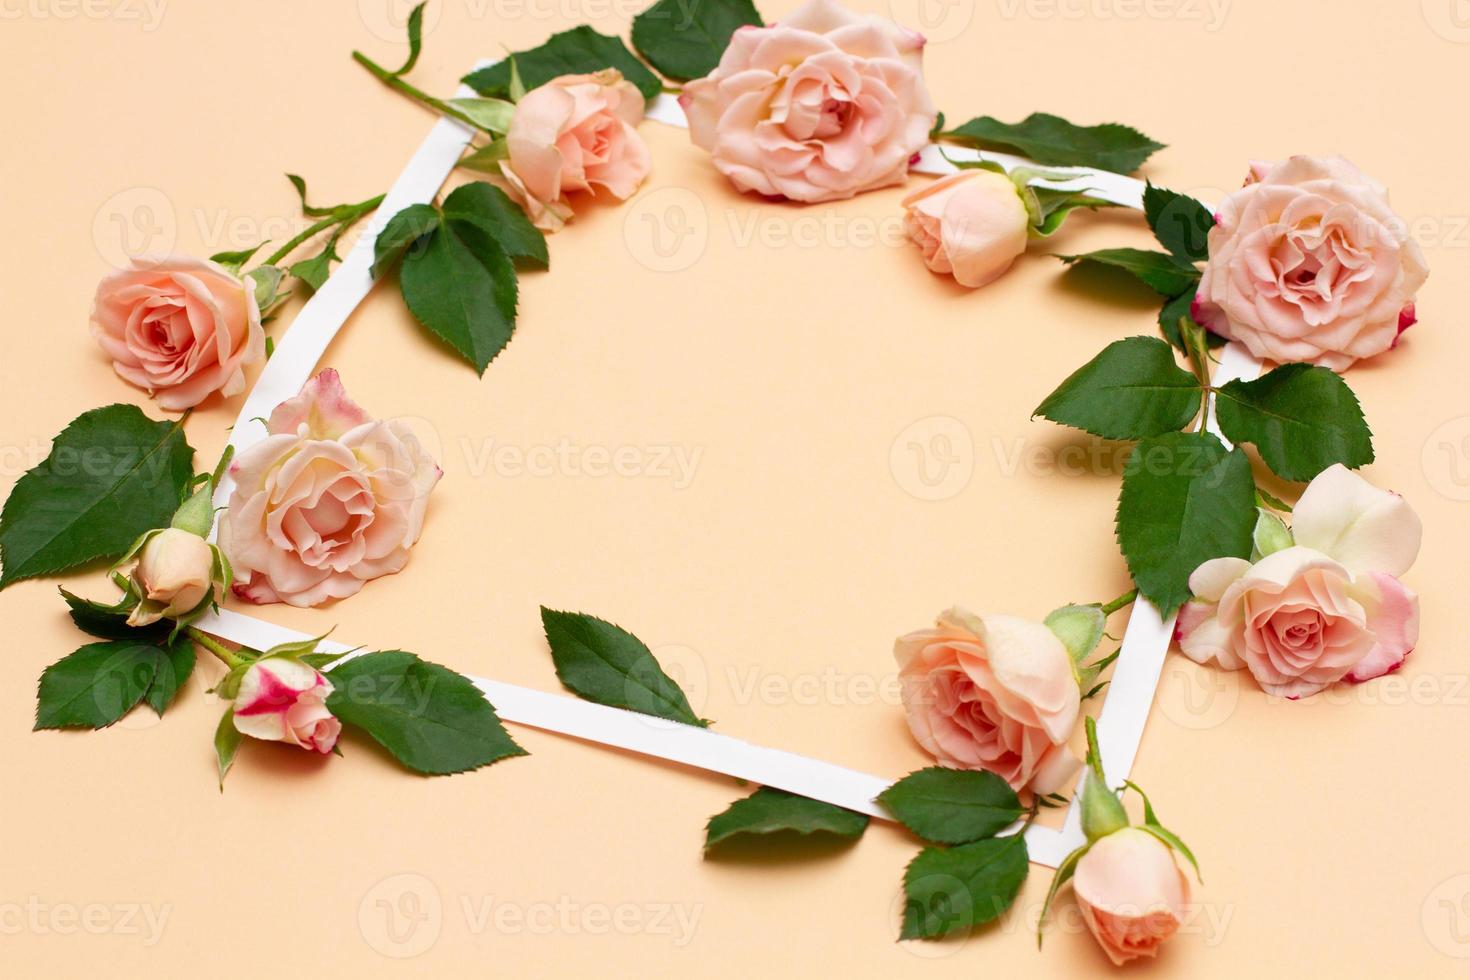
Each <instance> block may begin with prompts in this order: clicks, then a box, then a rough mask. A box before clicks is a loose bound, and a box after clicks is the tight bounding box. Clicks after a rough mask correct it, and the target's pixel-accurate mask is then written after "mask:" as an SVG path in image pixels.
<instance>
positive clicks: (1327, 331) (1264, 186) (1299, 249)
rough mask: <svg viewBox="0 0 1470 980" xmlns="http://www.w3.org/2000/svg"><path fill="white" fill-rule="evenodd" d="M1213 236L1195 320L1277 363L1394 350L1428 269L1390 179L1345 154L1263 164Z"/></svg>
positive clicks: (1326, 363)
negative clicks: (1380, 178)
mask: <svg viewBox="0 0 1470 980" xmlns="http://www.w3.org/2000/svg"><path fill="white" fill-rule="evenodd" d="M1208 243H1209V260H1208V261H1207V262H1206V263H1205V268H1204V271H1203V276H1202V278H1201V279H1200V284H1199V290H1198V292H1197V293H1196V302H1195V308H1194V313H1193V315H1194V318H1195V321H1196V322H1198V323H1199V324H1200V325H1201V326H1204V327H1207V328H1208V329H1210V330H1212V331H1213V332H1215V333H1217V334H1219V335H1220V336H1222V337H1225V338H1227V339H1229V340H1235V341H1239V342H1240V343H1242V344H1244V345H1245V346H1246V347H1247V348H1248V349H1249V350H1250V352H1251V353H1252V354H1254V355H1255V356H1256V357H1258V358H1261V359H1263V360H1268V361H1276V362H1278V363H1287V362H1291V361H1305V362H1308V363H1311V364H1318V365H1321V366H1322V367H1327V368H1331V369H1332V370H1334V371H1342V370H1344V369H1346V368H1347V367H1349V366H1350V365H1352V364H1353V363H1354V362H1356V361H1358V360H1361V359H1362V358H1366V357H1373V356H1374V355H1377V354H1382V353H1383V352H1384V351H1386V350H1389V349H1391V348H1392V347H1393V346H1394V343H1395V342H1396V341H1397V340H1398V336H1399V334H1400V333H1401V332H1402V330H1401V324H1402V312H1403V310H1404V308H1405V307H1406V306H1409V305H1410V304H1412V303H1413V301H1414V296H1415V294H1416V293H1418V291H1419V287H1421V286H1423V285H1424V280H1425V279H1426V278H1428V276H1429V267H1428V265H1427V264H1426V263H1425V261H1424V253H1423V252H1422V251H1420V249H1419V245H1418V244H1417V243H1416V242H1415V241H1414V240H1413V239H1412V238H1411V237H1409V234H1408V231H1407V227H1406V225H1405V223H1404V221H1403V220H1402V219H1401V218H1399V216H1398V215H1397V214H1395V213H1394V211H1393V209H1392V208H1390V207H1389V205H1388V194H1387V192H1386V191H1385V190H1384V188H1383V186H1382V185H1381V184H1379V183H1377V182H1376V181H1374V180H1373V179H1372V178H1370V177H1368V176H1367V175H1366V174H1364V173H1363V172H1362V171H1361V170H1359V169H1358V168H1357V167H1355V166H1353V165H1352V164H1351V163H1348V162H1347V161H1346V160H1344V159H1342V158H1341V157H1309V156H1298V157H1292V158H1291V159H1290V160H1287V161H1285V162H1284V163H1278V164H1275V165H1273V166H1269V167H1266V166H1263V165H1261V164H1258V163H1257V164H1252V166H1251V179H1249V180H1248V181H1247V182H1246V185H1245V186H1244V187H1242V188H1241V189H1240V190H1238V191H1236V192H1235V193H1233V194H1231V195H1230V196H1229V197H1227V198H1225V200H1224V201H1222V202H1221V204H1220V207H1219V209H1218V211H1217V212H1216V224H1215V227H1214V228H1212V229H1211V230H1210V234H1209V239H1208Z"/></svg>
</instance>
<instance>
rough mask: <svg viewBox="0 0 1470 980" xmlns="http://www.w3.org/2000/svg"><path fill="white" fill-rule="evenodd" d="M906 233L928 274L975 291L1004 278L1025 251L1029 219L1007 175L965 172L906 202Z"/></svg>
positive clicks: (944, 179) (915, 194) (933, 185)
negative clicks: (950, 278)
mask: <svg viewBox="0 0 1470 980" xmlns="http://www.w3.org/2000/svg"><path fill="white" fill-rule="evenodd" d="M903 206H904V208H906V209H907V211H906V213H905V214H904V218H903V227H904V231H906V232H908V236H909V237H910V238H911V239H913V240H914V242H915V243H916V244H917V245H918V246H919V249H920V250H921V251H922V252H923V253H924V264H925V265H927V266H928V267H929V271H930V272H938V273H941V274H944V273H950V274H952V275H953V276H954V277H955V280H956V281H957V282H959V284H960V285H962V286H969V287H971V288H972V289H973V288H977V287H980V286H984V285H986V284H987V283H990V282H993V281H994V280H996V279H998V278H1000V276H1001V275H1002V274H1004V273H1005V271H1006V270H1007V269H1009V268H1010V267H1011V263H1012V262H1014V261H1015V260H1016V257H1017V256H1018V255H1020V254H1021V253H1022V252H1024V251H1026V236H1027V233H1028V232H1029V230H1030V228H1031V218H1030V216H1029V215H1028V214H1027V213H1026V205H1025V204H1023V203H1021V195H1020V194H1018V193H1017V192H1016V185H1015V184H1013V183H1011V179H1010V178H1009V177H1007V176H1005V175H1004V174H998V173H993V172H991V171H989V170H961V171H960V172H959V173H957V174H950V175H949V176H948V177H945V178H943V179H941V180H937V181H935V182H934V183H932V184H930V185H929V186H928V187H925V188H922V189H920V190H917V191H915V192H914V193H912V194H910V195H909V196H908V197H906V198H904V199H903Z"/></svg>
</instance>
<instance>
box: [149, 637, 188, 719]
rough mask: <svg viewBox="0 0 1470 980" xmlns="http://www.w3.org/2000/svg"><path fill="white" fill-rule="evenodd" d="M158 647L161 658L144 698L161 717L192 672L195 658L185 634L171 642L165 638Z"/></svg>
mask: <svg viewBox="0 0 1470 980" xmlns="http://www.w3.org/2000/svg"><path fill="white" fill-rule="evenodd" d="M159 649H160V651H161V652H162V653H163V659H162V660H160V661H159V664H158V670H157V671H155V673H154V675H153V683H152V684H150V685H149V686H148V693H147V694H146V695H144V700H146V701H147V702H148V707H150V708H152V709H153V712H154V714H156V715H158V716H159V717H160V718H162V717H163V713H164V711H166V710H167V709H168V706H169V705H171V704H173V701H174V698H175V697H177V696H178V693H179V691H180V689H182V688H183V686H184V685H185V684H186V683H188V681H189V676H190V675H191V674H193V673H194V659H195V658H194V644H193V642H192V641H191V640H189V638H188V637H186V636H176V637H174V638H173V640H172V641H171V642H170V641H167V640H166V641H165V642H163V643H161V644H159Z"/></svg>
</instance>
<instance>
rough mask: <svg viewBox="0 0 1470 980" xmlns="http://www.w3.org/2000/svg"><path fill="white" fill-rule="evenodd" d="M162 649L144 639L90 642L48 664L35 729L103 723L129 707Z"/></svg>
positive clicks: (161, 660) (147, 683)
mask: <svg viewBox="0 0 1470 980" xmlns="http://www.w3.org/2000/svg"><path fill="white" fill-rule="evenodd" d="M167 662H168V657H167V656H166V655H165V654H164V651H163V650H161V649H159V648H158V647H156V646H154V645H152V644H149V643H138V642H136V641H132V640H107V641H105V642H102V643H90V644H88V645H87V646H84V647H82V648H80V649H78V650H76V651H74V652H72V653H70V654H68V655H67V656H65V657H62V658H61V659H60V660H58V661H56V663H54V664H52V665H51V666H50V667H47V668H46V669H45V671H43V672H42V674H41V683H40V685H39V687H38V689H37V692H36V730H37V731H40V730H41V729H45V728H106V727H107V726H108V725H111V724H112V723H113V722H115V721H117V720H118V719H119V718H121V717H122V716H123V715H125V714H127V713H128V712H129V711H131V710H133V708H134V707H136V706H137V704H138V702H139V701H142V700H143V695H145V694H147V693H148V689H149V688H150V687H152V686H153V681H154V678H155V677H156V676H157V675H158V671H159V669H160V666H161V665H162V664H165V663H167Z"/></svg>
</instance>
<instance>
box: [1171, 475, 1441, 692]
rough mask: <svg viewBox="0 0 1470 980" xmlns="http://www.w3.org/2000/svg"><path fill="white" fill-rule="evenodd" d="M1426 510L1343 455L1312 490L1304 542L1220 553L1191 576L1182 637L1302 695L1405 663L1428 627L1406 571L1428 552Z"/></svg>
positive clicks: (1298, 528) (1268, 686)
mask: <svg viewBox="0 0 1470 980" xmlns="http://www.w3.org/2000/svg"><path fill="white" fill-rule="evenodd" d="M1422 533H1423V531H1422V527H1421V525H1420V523H1419V518H1418V516H1417V515H1416V514H1415V513H1414V511H1413V510H1412V509H1411V508H1410V507H1409V505H1408V504H1407V503H1406V502H1405V501H1404V500H1403V498H1402V497H1399V496H1398V495H1397V494H1392V493H1388V492H1386V491H1383V490H1379V489H1378V488H1376V487H1374V486H1373V485H1372V484H1370V483H1368V482H1367V481H1366V480H1364V479H1363V478H1362V477H1360V476H1358V475H1357V474H1356V473H1353V472H1352V471H1350V470H1348V469H1346V468H1344V467H1342V466H1340V465H1339V466H1333V467H1331V468H1329V469H1327V470H1324V471H1323V472H1322V473H1321V474H1319V475H1318V476H1317V477H1316V478H1315V479H1314V480H1312V482H1311V483H1310V484H1308V486H1307V489H1306V490H1305V491H1304V492H1303V493H1302V498H1301V501H1300V502H1299V503H1298V504H1297V506H1296V509H1295V510H1294V511H1293V514H1292V528H1291V536H1292V538H1293V540H1294V544H1292V545H1291V546H1290V547H1287V548H1285V549H1283V550H1281V551H1276V552H1273V553H1272V554H1269V555H1266V556H1265V557H1263V558H1261V559H1260V560H1259V561H1257V562H1255V563H1254V564H1252V563H1250V562H1248V561H1245V560H1244V559H1241V558H1216V559H1214V560H1212V561H1207V562H1205V563H1204V564H1203V565H1201V566H1200V567H1199V568H1197V569H1196V570H1195V572H1194V574H1193V575H1191V576H1190V578H1189V587H1190V590H1191V591H1192V592H1193V593H1194V595H1195V598H1194V600H1193V601H1191V602H1189V603H1188V604H1186V605H1185V607H1184V608H1183V609H1182V610H1180V612H1179V627H1178V630H1179V646H1180V649H1182V650H1183V651H1184V653H1185V654H1187V655H1188V656H1189V657H1191V658H1192V659H1194V660H1196V661H1199V662H1200V663H1208V662H1210V661H1212V660H1213V661H1215V662H1216V663H1218V664H1219V665H1220V666H1221V667H1224V668H1225V669H1226V670H1238V669H1240V668H1241V667H1245V668H1246V669H1248V670H1249V671H1250V672H1251V675H1252V676H1253V677H1255V679H1256V682H1257V683H1258V684H1260V685H1261V688H1262V689H1263V690H1265V691H1266V692H1267V693H1268V694H1272V695H1276V696H1279V697H1287V698H1300V697H1307V696H1309V695H1312V694H1316V693H1317V692H1318V691H1320V690H1322V689H1323V688H1325V687H1327V686H1328V685H1329V684H1332V683H1334V682H1336V681H1339V680H1343V679H1346V680H1349V681H1354V682H1356V681H1365V680H1371V679H1372V678H1374V677H1378V676H1381V675H1382V674H1385V673H1387V672H1389V671H1390V670H1393V669H1395V668H1396V667H1398V666H1399V665H1400V664H1401V663H1403V660H1404V658H1405V657H1406V656H1408V654H1409V653H1410V652H1411V651H1412V650H1413V649H1414V644H1415V643H1416V642H1417V641H1418V638H1419V597H1418V596H1417V595H1415V594H1414V593H1413V592H1412V591H1410V590H1409V589H1408V588H1407V587H1406V586H1404V584H1403V583H1402V582H1400V581H1399V579H1398V576H1400V575H1402V574H1404V573H1405V572H1406V571H1408V570H1409V567H1410V566H1411V565H1413V563H1414V559H1415V557H1416V556H1417V555H1418V553H1419V541H1420V538H1421V536H1422Z"/></svg>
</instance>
